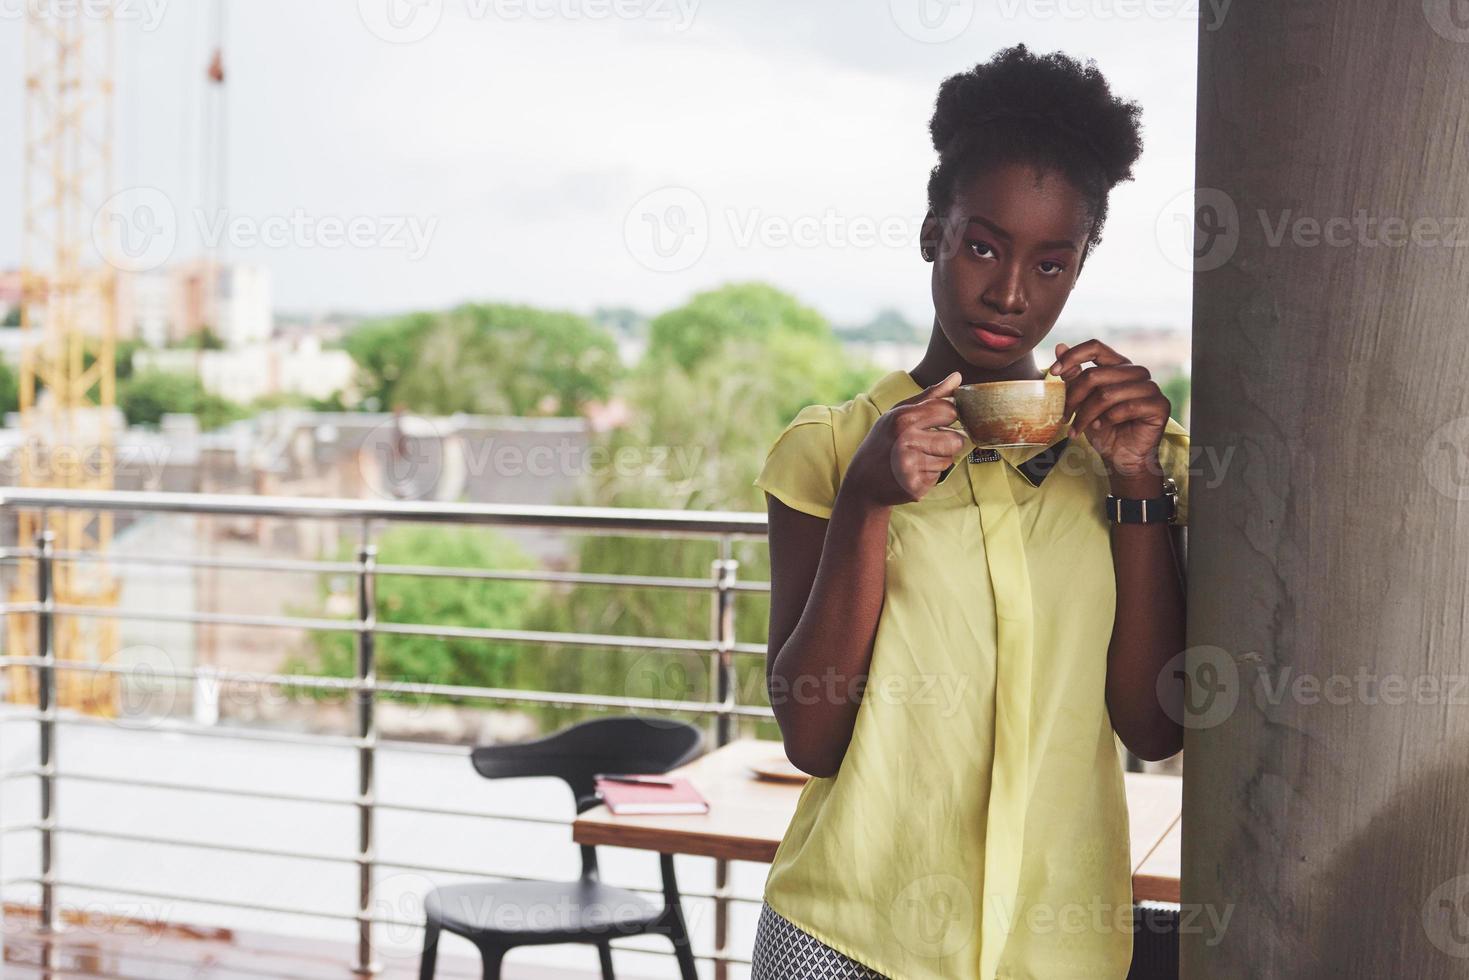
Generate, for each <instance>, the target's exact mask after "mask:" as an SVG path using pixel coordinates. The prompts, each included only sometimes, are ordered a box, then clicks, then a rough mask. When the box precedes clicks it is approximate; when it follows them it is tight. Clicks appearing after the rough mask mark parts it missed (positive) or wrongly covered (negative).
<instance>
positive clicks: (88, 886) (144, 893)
mask: <svg viewBox="0 0 1469 980" xmlns="http://www.w3.org/2000/svg"><path fill="white" fill-rule="evenodd" d="M3 884H4V885H5V886H6V887H9V886H11V885H41V884H44V882H43V881H42V879H40V878H37V877H34V876H31V877H19V878H7V879H6V880H5V881H4V882H3ZM51 884H53V885H55V886H57V887H59V888H80V889H82V890H83V891H92V892H112V893H114V894H118V895H133V896H136V897H138V898H156V899H160V900H162V901H172V902H193V903H195V904H198V905H221V906H224V907H226V908H235V909H245V910H248V911H251V912H278V913H280V914H282V915H309V916H313V917H315V918H319V919H338V920H340V921H344V922H356V921H357V916H356V915H353V914H351V913H348V912H319V911H316V910H315V909H303V908H295V907H292V906H285V905H266V904H264V903H261V902H241V901H238V900H235V899H228V898H200V897H198V896H195V895H175V894H172V893H169V892H155V891H148V890H146V889H142V888H128V887H125V886H120V885H98V884H94V883H92V882H86V881H73V880H71V879H62V878H53V879H52V880H51ZM383 921H384V924H386V925H394V924H395V923H393V922H391V921H387V920H383ZM402 924H403V925H410V924H411V923H402Z"/></svg>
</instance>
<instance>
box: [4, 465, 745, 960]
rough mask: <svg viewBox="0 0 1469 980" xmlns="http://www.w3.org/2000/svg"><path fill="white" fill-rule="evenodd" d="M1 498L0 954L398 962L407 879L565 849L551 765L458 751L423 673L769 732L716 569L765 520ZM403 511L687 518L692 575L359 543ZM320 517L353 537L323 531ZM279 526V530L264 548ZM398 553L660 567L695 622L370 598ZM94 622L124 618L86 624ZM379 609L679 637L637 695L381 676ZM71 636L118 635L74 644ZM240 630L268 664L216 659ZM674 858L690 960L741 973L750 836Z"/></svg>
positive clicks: (434, 687)
mask: <svg viewBox="0 0 1469 980" xmlns="http://www.w3.org/2000/svg"><path fill="white" fill-rule="evenodd" d="M3 511H4V515H5V519H4V525H3V526H4V529H5V531H4V533H5V535H6V537H7V538H8V539H9V540H11V541H12V542H13V545H12V546H10V547H7V548H5V549H4V550H3V552H0V563H3V564H0V568H3V569H4V571H5V573H6V577H7V584H8V586H9V588H8V590H7V593H6V598H7V601H6V602H5V604H4V610H5V612H6V614H7V616H6V619H7V627H8V629H7V634H6V635H7V637H8V642H7V647H6V649H5V656H4V657H3V658H0V667H3V668H5V669H4V671H3V674H4V676H5V678H6V681H7V685H8V693H9V697H10V701H9V703H7V704H6V705H5V706H4V708H3V713H0V736H3V742H0V744H3V759H0V766H3V771H0V812H3V818H0V848H3V854H0V866H3V868H4V872H3V896H4V899H5V902H6V907H5V912H6V914H5V923H6V928H5V936H4V940H5V947H6V948H5V963H6V966H7V967H8V969H9V970H10V971H11V972H10V974H9V975H12V976H18V977H29V976H38V977H39V976H47V977H89V978H90V977H108V978H135V977H136V978H143V977H147V978H154V977H172V976H180V977H182V976H189V977H236V976H242V977H243V976H250V977H301V978H305V977H347V976H351V975H354V974H361V973H369V972H376V973H378V974H379V975H381V976H384V977H400V976H401V977H407V976H416V971H417V959H418V951H419V946H420V944H421V941H422V932H421V925H422V914H421V911H422V898H423V895H424V894H425V893H426V892H427V891H428V890H429V889H430V888H431V887H434V886H435V885H440V884H450V883H456V882H461V881H466V880H474V879H476V878H500V879H515V878H572V877H575V875H576V871H577V867H578V865H577V863H576V862H577V850H576V848H575V847H574V846H573V845H572V843H571V836H570V832H569V829H568V825H569V823H570V821H571V819H572V817H573V816H574V810H573V806H572V801H571V799H570V797H569V795H568V794H566V793H565V790H564V788H563V787H561V786H552V785H546V784H547V783H548V782H550V781H548V780H508V781H496V782H494V783H491V782H489V781H486V780H482V779H480V778H478V777H477V776H476V775H475V774H474V772H473V771H472V769H471V768H470V765H469V763H468V760H467V751H466V744H465V742H466V741H472V740H473V739H469V740H465V739H454V738H443V737H434V736H433V735H432V733H425V732H424V731H415V730H414V729H413V726H412V724H411V722H412V720H413V719H412V716H413V714H414V713H415V712H420V713H421V714H422V715H425V716H426V715H428V714H429V713H430V712H433V711H438V712H440V714H442V713H443V708H442V705H443V703H445V702H447V701H450V700H452V702H454V703H455V704H457V705H461V706H462V705H481V706H492V707H495V708H497V709H501V710H502V714H501V715H499V716H494V715H486V717H487V718H495V717H499V718H500V721H499V722H497V724H501V725H502V726H503V724H504V719H505V718H512V717H514V715H513V714H505V713H503V709H508V708H513V709H517V710H519V711H528V710H535V711H542V712H553V711H554V712H559V714H556V715H554V716H552V717H554V718H556V719H564V718H570V717H576V716H578V715H586V714H588V713H591V712H600V711H613V712H627V711H638V712H654V713H660V714H666V715H670V716H677V717H681V718H686V719H691V720H697V721H698V722H699V723H701V724H702V725H704V726H706V727H707V734H708V736H709V742H710V744H711V745H713V744H723V743H725V742H727V741H729V740H730V739H731V738H734V737H737V736H738V735H740V734H742V733H743V734H753V733H755V732H756V731H757V730H759V731H761V732H762V733H763V734H765V735H766V736H767V737H768V736H770V735H772V734H773V733H774V729H773V728H772V727H761V726H762V725H763V726H769V725H770V724H771V722H770V719H771V717H772V716H771V712H770V710H769V708H768V706H766V705H765V704H762V703H758V697H763V694H764V692H763V685H754V684H749V683H747V684H745V685H744V688H745V689H747V690H748V689H749V688H751V687H757V688H758V697H757V698H752V699H746V700H742V699H741V698H740V696H739V695H740V693H741V690H742V685H741V684H740V683H738V682H737V678H738V677H739V675H740V670H741V669H742V670H744V671H745V672H746V673H747V674H749V676H753V677H756V678H763V667H762V666H761V663H760V659H759V658H760V657H762V656H763V654H764V646H763V644H760V643H754V642H738V641H737V638H736V609H737V606H738V605H739V602H738V601H737V600H740V599H747V600H757V601H758V600H759V599H760V597H761V596H762V594H763V593H766V592H768V583H763V582H745V581H740V580H739V578H738V575H737V572H738V567H739V562H738V560H737V558H736V555H737V554H740V553H743V552H742V549H749V548H755V547H760V548H763V540H764V535H765V521H764V517H763V515H758V514H690V513H682V512H662V511H637V510H611V509H586V508H562V507H528V506H514V507H501V506H467V505H442V504H423V503H408V502H398V503H362V502H358V501H335V500H316V499H296V498H279V497H269V498H267V497H250V496H221V495H204V494H148V493H125V492H109V493H93V494H83V493H76V492H69V491H46V490H25V491H21V490H6V491H5V492H4V497H3ZM99 519H105V520H107V521H110V522H112V523H113V527H114V528H116V529H117V530H116V533H115V534H114V535H113V545H112V546H111V547H110V548H108V549H107V550H106V553H105V554H103V553H100V552H98V551H96V550H89V549H85V548H83V549H73V550H68V549H66V548H63V547H58V545H57V538H56V529H57V528H62V530H63V531H64V532H65V531H67V530H68V528H71V527H74V526H75V525H68V524H67V523H66V522H67V521H69V520H72V521H75V522H77V525H86V526H92V525H93V524H95V522H97V521H98V520H99ZM242 526H243V527H244V528H246V529H247V530H248V531H249V533H247V534H244V535H243V537H242V536H241V535H240V534H238V533H237V534H236V535H235V537H236V538H237V539H240V540H248V541H250V542H253V543H252V544H251V546H250V547H249V548H243V547H241V548H226V547H225V546H223V545H220V544H219V542H221V541H228V540H230V537H229V535H227V534H225V533H224V530H221V529H229V528H234V529H235V531H236V532H238V530H239V528H240V527H242ZM401 526H418V527H428V526H437V527H440V528H445V527H446V528H451V529H455V530H462V531H466V532H467V531H468V530H469V529H471V528H486V527H494V528H497V529H499V530H500V531H502V532H504V533H507V534H514V533H519V532H525V533H530V534H535V535H538V536H539V537H538V539H537V540H542V541H544V540H545V539H546V537H547V536H574V535H594V536H612V537H616V538H619V539H638V540H644V541H655V542H657V541H661V542H663V543H664V544H665V545H673V544H675V543H677V542H684V543H685V547H689V546H690V545H689V544H688V543H689V542H696V543H697V545H694V546H697V547H700V548H707V549H708V552H709V554H710V555H711V556H712V558H711V559H710V560H709V565H708V566H707V567H709V569H710V573H709V575H708V576H707V577H702V578H701V577H690V576H680V575H666V576H648V575H623V574H600V573H597V574H593V573H586V572H581V571H574V570H556V569H554V568H550V569H548V568H546V567H536V568H514V569H494V568H476V567H449V566H445V565H415V564H388V563H385V562H381V561H380V560H379V552H378V542H379V541H380V540H381V539H382V536H383V535H384V534H388V533H390V532H391V529H393V528H395V527H401ZM252 529H253V530H252ZM282 541H284V542H288V544H287V545H286V546H284V547H283V546H281V544H280V543H281V542H282ZM160 542H163V544H162V545H160ZM210 542H213V544H210ZM343 542H346V547H347V549H348V550H349V551H350V552H351V553H352V555H353V557H352V558H351V559H349V560H332V559H331V558H323V557H322V554H323V553H329V552H330V551H331V547H332V546H333V545H335V546H336V547H338V548H339V549H340V548H341V547H343ZM150 547H154V548H156V549H157V550H149V548H150ZM282 550H284V551H286V552H295V553H293V554H287V555H285V556H282V555H280V554H278V553H267V552H279V551H282ZM222 552H228V553H222ZM302 552H304V554H303V553H302ZM670 567H671V566H670ZM283 578H284V579H285V580H286V581H288V582H291V583H298V582H305V581H309V580H312V579H318V580H321V579H325V580H329V581H332V582H334V583H336V587H335V588H334V589H331V590H328V591H329V594H328V595H327V596H326V599H325V601H324V603H323V606H324V609H325V611H324V612H322V613H319V614H311V615H307V614H302V613H301V612H299V611H293V610H292V609H291V608H290V607H291V606H293V605H295V606H299V605H300V603H299V602H297V603H294V604H293V603H286V605H287V607H288V608H287V610H286V611H284V612H282V611H280V610H276V609H262V608H259V605H260V602H261V601H264V602H275V601H276V599H275V598H273V597H274V596H276V595H277V593H278V592H280V591H282V590H281V589H279V588H273V587H269V586H270V583H276V584H277V585H279V583H280V581H281V580H282V579H283ZM412 581H419V582H423V581H429V582H434V583H439V586H440V587H442V588H448V587H449V586H450V584H451V583H493V582H523V583H534V584H535V586H536V587H537V588H546V589H561V590H567V589H575V588H593V587H594V588H604V589H607V590H612V591H614V592H620V593H627V594H644V593H660V594H679V595H682V596H684V597H685V599H686V600H688V601H692V602H706V601H707V603H708V606H709V618H708V622H709V632H708V634H707V635H704V636H683V637H660V636H641V635H626V634H622V633H616V632H610V631H609V632H607V633H592V632H551V631H540V630H527V629H502V628H497V627H495V626H483V627H478V626H462V625H456V626H449V625H445V624H443V623H434V622H417V621H412V620H410V619H402V618H399V617H396V616H395V617H392V618H391V621H389V619H388V618H387V617H384V616H382V615H381V611H382V609H383V608H384V606H383V604H382V603H380V602H379V600H380V598H382V597H383V596H386V595H389V594H391V593H392V590H394V589H396V588H399V587H401V586H402V583H405V582H412ZM99 582H103V583H106V582H115V583H120V587H119V591H118V593H117V594H118V595H119V596H120V598H119V599H118V601H117V602H116V604H115V605H107V604H98V603H93V602H88V601H81V600H79V599H77V598H76V596H77V595H79V594H84V593H85V592H86V589H87V588H89V587H94V588H95V587H97V583H99ZM62 583H65V585H64V587H63V584H62ZM201 583H204V584H202V585H201ZM284 592H285V593H286V594H292V593H294V594H297V595H309V592H308V591H306V590H304V589H303V588H302V587H300V586H299V585H294V586H292V587H291V588H287V589H284ZM344 599H346V600H347V602H346V604H347V605H348V606H350V607H351V608H347V609H343V608H340V607H341V606H342V605H343V600H344ZM252 602H253V603H254V604H255V605H254V607H252V605H251V604H252ZM762 628H763V626H762ZM68 631H70V632H68ZM321 635H327V636H335V637H339V638H342V641H343V642H344V643H345V644H346V646H347V647H348V648H349V649H350V653H351V658H350V664H351V669H350V671H349V674H350V676H333V675H331V674H329V673H307V672H289V673H288V672H284V671H283V670H281V669H280V667H279V666H271V665H270V663H269V659H268V658H269V657H270V656H272V655H274V656H275V657H276V659H279V654H280V651H281V649H282V648H283V647H284V646H287V645H288V643H287V642H286V641H285V640H280V639H279V638H281V637H287V638H297V639H299V638H300V637H302V636H321ZM106 636H112V637H119V636H120V637H122V639H120V640H115V642H114V643H113V644H111V645H108V644H105V643H101V642H98V643H97V644H96V645H95V646H91V647H89V646H88V644H89V642H91V640H89V638H93V639H95V638H97V637H106ZM152 637H160V638H161V637H167V639H166V640H161V639H160V640H158V641H155V642H157V643H158V644H159V646H158V647H156V648H151V652H152V653H153V654H155V655H153V656H149V655H148V654H149V653H150V648H149V647H148V645H147V644H146V643H139V642H137V641H138V640H139V638H152ZM129 638H130V639H129ZM403 638H413V639H421V638H431V639H437V640H453V641H456V642H466V643H472V644H476V645H478V646H479V647H482V648H483V649H485V650H503V649H505V648H507V647H510V646H513V647H516V648H525V649H530V648H534V649H542V650H546V651H551V650H558V651H572V652H573V653H575V654H576V655H578V656H585V657H595V656H606V655H607V654H606V651H631V652H633V653H636V654H637V656H638V658H639V659H638V661H637V662H638V663H639V664H642V665H643V667H644V668H646V667H647V666H648V665H650V664H653V663H657V662H660V660H662V659H663V658H666V660H667V662H668V663H669V664H682V663H686V662H690V661H692V662H694V663H698V664H702V665H703V666H702V668H701V670H699V671H695V672H682V673H680V672H678V671H675V672H674V673H672V674H669V675H667V676H662V675H660V676H658V677H656V678H655V681H656V683H654V685H653V689H654V694H655V696H643V695H635V694H629V693H627V691H628V690H631V689H632V687H633V685H632V684H631V683H629V684H628V685H627V687H626V690H624V692H623V693H620V694H619V693H609V692H607V691H605V690H603V691H599V692H590V693H589V692H585V691H577V690H563V691H547V690H539V689H528V688H520V687H514V686H502V687H482V686H471V685H457V684H440V683H433V682H430V681H428V680H425V679H421V678H414V679H410V680H405V679H395V678H389V677H384V676H381V671H380V666H381V653H382V649H383V646H384V644H387V643H392V642H402V639H403ZM129 642H131V645H128V644H129ZM68 644H69V645H68ZM164 647H166V649H164ZM88 649H102V650H107V651H117V654H116V655H112V654H111V653H109V655H108V656H105V657H103V658H101V659H100V660H99V659H97V658H94V657H90V656H80V657H79V656H77V655H76V652H77V651H85V650H88ZM67 650H70V651H72V653H71V655H70V656H68V655H67ZM221 650H228V651H244V653H242V654H239V655H238V656H236V655H235V654H233V653H232V654H230V655H227V656H223V657H222V656H220V651H221ZM211 651H212V653H211ZM160 652H161V653H162V654H163V656H157V655H156V654H157V653H160ZM247 657H248V658H253V659H252V660H251V661H250V662H252V663H254V662H259V661H261V660H262V658H265V662H264V663H261V664H260V666H261V667H262V668H268V669H239V668H237V667H235V666H229V665H225V664H222V661H231V660H239V659H244V658H247ZM648 658H651V659H648ZM205 659H209V662H201V661H203V660H205ZM573 686H574V685H573ZM747 701H750V702H755V703H747ZM262 705H268V706H272V707H273V708H275V709H280V708H281V706H282V705H284V706H286V707H289V708H291V709H293V711H292V712H286V711H283V710H275V712H274V714H272V713H271V712H270V711H265V710H261V706H262ZM294 709H300V710H294ZM454 710H456V711H459V712H461V713H463V712H466V711H468V709H465V708H463V707H460V708H457V709H454ZM309 715H321V716H322V717H323V718H324V719H325V720H324V721H322V722H321V723H320V724H317V723H315V722H311V721H309V720H308V719H307V716H309ZM258 718H267V719H274V720H273V721H272V722H270V723H263V722H259V721H251V719H258ZM385 718H387V719H389V721H385ZM405 718H406V721H405ZM334 719H335V720H338V721H340V725H338V726H337V727H338V729H339V730H333V724H332V721H333V720H334ZM389 729H392V730H389ZM405 733H406V734H405ZM603 851H604V853H603V855H602V868H603V877H604V879H605V880H607V881H608V882H609V883H612V884H616V885H622V886H625V887H630V888H635V889H638V890H640V891H646V892H647V893H649V894H650V895H656V894H657V893H658V891H659V877H658V861H657V859H656V858H655V857H653V856H652V855H650V854H647V853H640V852H632V851H625V852H624V851H619V850H617V849H605V848H604V849H603ZM678 870H679V876H680V880H681V883H682V885H683V906H684V909H685V913H686V915H687V918H688V921H689V927H690V932H691V934H692V939H693V944H694V950H695V953H696V954H697V956H698V958H699V961H700V970H701V971H704V975H706V976H716V977H724V976H743V975H745V966H746V964H747V963H748V950H749V948H750V944H751V937H752V935H753V927H754V922H755V914H756V912H757V911H758V904H759V895H760V890H761V886H762V884H763V882H764V877H765V868H764V866H761V865H755V864H744V863H742V862H731V861H715V860H711V859H702V858H685V857H680V858H679V867H678ZM457 943H462V941H461V940H457V939H455V938H452V937H449V938H446V939H445V940H444V941H443V943H442V944H441V947H440V956H439V974H438V975H439V976H442V977H459V976H464V977H469V976H478V975H479V974H478V960H477V958H474V957H473V950H472V947H470V946H469V945H468V944H467V943H463V944H462V947H461V946H458V945H456V944H457ZM613 948H614V950H615V951H616V952H615V962H616V966H617V969H618V975H619V976H621V977H628V978H637V977H659V976H673V975H675V974H676V970H675V969H674V964H673V959H672V956H671V952H670V951H669V949H668V944H667V943H666V942H663V941H661V940H660V939H659V937H637V938H630V939H619V940H617V941H616V942H614V943H613ZM596 964H597V957H596V950H595V948H594V947H590V946H586V947H576V946H561V947H539V948H532V949H524V950H520V951H517V952H514V953H512V954H511V956H510V957H509V958H508V959H507V961H506V965H507V970H506V972H507V976H512V977H515V976H519V977H539V978H547V980H556V978H572V977H577V976H593V975H598V974H597V972H596Z"/></svg>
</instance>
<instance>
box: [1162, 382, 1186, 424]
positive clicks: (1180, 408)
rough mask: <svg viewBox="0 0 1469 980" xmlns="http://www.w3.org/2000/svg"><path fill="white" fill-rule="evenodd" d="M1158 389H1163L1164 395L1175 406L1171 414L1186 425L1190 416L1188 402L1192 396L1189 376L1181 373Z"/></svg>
mask: <svg viewBox="0 0 1469 980" xmlns="http://www.w3.org/2000/svg"><path fill="white" fill-rule="evenodd" d="M1158 387H1159V388H1162V389H1163V394H1164V395H1165V396H1167V398H1168V401H1169V403H1170V404H1171V405H1172V406H1173V409H1172V411H1171V412H1170V414H1171V415H1172V416H1173V418H1174V419H1176V420H1177V421H1178V422H1179V423H1180V424H1185V425H1186V424H1187V423H1185V422H1184V419H1185V417H1186V416H1187V414H1188V400H1189V396H1190V394H1191V391H1190V384H1189V376H1188V375H1186V374H1184V373H1183V372H1182V371H1180V372H1179V373H1177V374H1175V375H1173V376H1172V377H1171V378H1169V379H1168V380H1167V381H1164V382H1163V383H1162V384H1160V385H1158Z"/></svg>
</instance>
